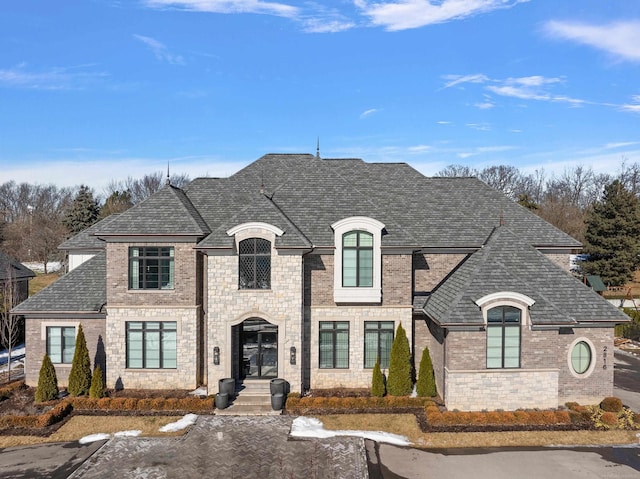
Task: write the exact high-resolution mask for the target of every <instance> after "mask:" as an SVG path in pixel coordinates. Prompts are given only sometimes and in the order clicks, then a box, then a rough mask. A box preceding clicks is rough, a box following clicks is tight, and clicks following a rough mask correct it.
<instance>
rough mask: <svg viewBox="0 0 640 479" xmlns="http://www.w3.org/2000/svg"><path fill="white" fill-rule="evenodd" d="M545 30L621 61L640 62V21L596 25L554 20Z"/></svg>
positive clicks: (552, 34) (548, 23)
mask: <svg viewBox="0 0 640 479" xmlns="http://www.w3.org/2000/svg"><path fill="white" fill-rule="evenodd" d="M544 30H545V31H546V33H547V34H549V35H550V36H552V37H556V38H562V39H565V40H570V41H574V42H577V43H581V44H583V45H588V46H590V47H593V48H597V49H599V50H603V51H605V52H607V53H609V54H610V55H612V56H614V57H615V58H618V59H621V60H627V61H633V62H640V21H637V20H635V21H620V22H613V23H608V24H604V25H595V24H587V23H579V22H563V21H557V20H552V21H549V22H547V23H546V24H545V26H544Z"/></svg>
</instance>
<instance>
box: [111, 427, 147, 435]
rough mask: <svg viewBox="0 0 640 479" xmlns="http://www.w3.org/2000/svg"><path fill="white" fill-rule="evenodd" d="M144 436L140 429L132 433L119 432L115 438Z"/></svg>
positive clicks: (133, 430)
mask: <svg viewBox="0 0 640 479" xmlns="http://www.w3.org/2000/svg"><path fill="white" fill-rule="evenodd" d="M140 434H142V431H140V430H139V429H132V430H131V431H118V432H116V433H114V434H113V437H138V436H139V435H140Z"/></svg>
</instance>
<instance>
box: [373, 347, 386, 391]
mask: <svg viewBox="0 0 640 479" xmlns="http://www.w3.org/2000/svg"><path fill="white" fill-rule="evenodd" d="M384 393H385V390H384V376H383V375H382V371H381V370H380V358H379V357H378V358H376V364H375V366H373V378H372V379H371V395H372V396H375V397H382V396H384Z"/></svg>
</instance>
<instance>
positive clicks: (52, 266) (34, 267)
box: [22, 261, 62, 273]
mask: <svg viewBox="0 0 640 479" xmlns="http://www.w3.org/2000/svg"><path fill="white" fill-rule="evenodd" d="M22 264H23V265H25V266H26V267H27V268H29V269H30V270H31V271H34V272H36V273H44V263H38V262H35V261H27V262H26V263H24V262H23V263H22ZM61 269H62V263H61V262H60V261H49V262H48V263H47V273H53V272H54V271H60V270H61Z"/></svg>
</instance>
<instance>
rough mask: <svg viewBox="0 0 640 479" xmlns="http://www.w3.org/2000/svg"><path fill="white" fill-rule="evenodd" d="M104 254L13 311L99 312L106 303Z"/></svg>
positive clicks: (92, 259)
mask: <svg viewBox="0 0 640 479" xmlns="http://www.w3.org/2000/svg"><path fill="white" fill-rule="evenodd" d="M105 257H106V255H105V253H104V252H101V253H99V254H97V255H95V256H94V257H93V258H91V259H89V260H88V261H86V262H84V263H82V264H81V265H80V266H78V267H77V268H75V269H74V270H72V271H70V272H69V273H67V274H65V275H64V276H62V277H61V278H60V279H59V280H57V281H55V282H54V283H52V284H50V285H49V286H47V287H46V288H45V289H43V290H42V291H40V292H39V293H38V294H36V295H34V296H31V297H30V298H28V299H27V300H25V301H24V302H22V303H20V304H19V305H18V306H16V307H15V308H14V309H13V312H15V313H19V314H29V313H59V312H81V313H82V312H93V313H95V312H100V311H101V309H102V307H103V306H104V305H105V303H106V301H107V299H106V298H107V292H106V284H107V279H106V278H107V271H106V259H105Z"/></svg>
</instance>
